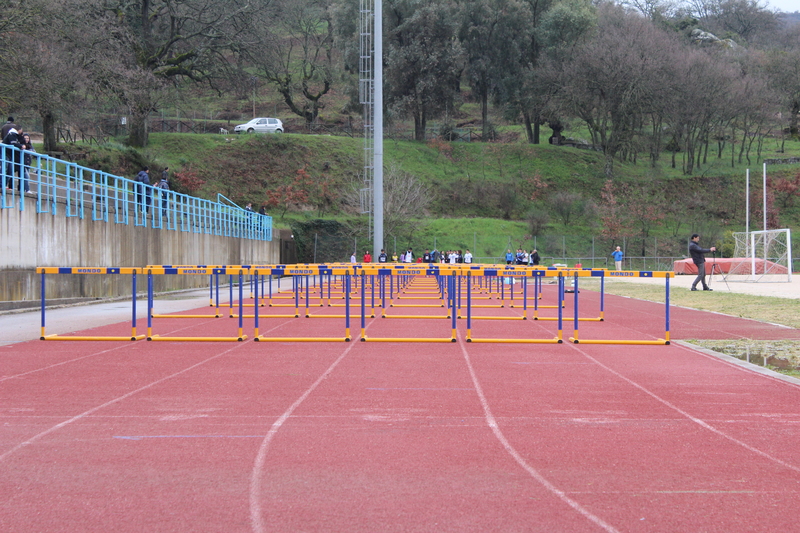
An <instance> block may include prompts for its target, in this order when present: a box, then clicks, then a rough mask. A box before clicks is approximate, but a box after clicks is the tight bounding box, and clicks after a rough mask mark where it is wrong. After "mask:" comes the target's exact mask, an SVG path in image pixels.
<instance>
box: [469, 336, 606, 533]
mask: <svg viewBox="0 0 800 533" xmlns="http://www.w3.org/2000/svg"><path fill="white" fill-rule="evenodd" d="M459 345H460V346H461V352H462V353H463V354H464V361H466V363H467V368H468V369H469V375H470V377H471V378H472V383H473V384H474V385H475V392H476V393H477V394H478V398H479V399H480V402H481V406H482V407H483V413H484V418H485V419H486V422H487V423H488V424H489V427H490V428H491V429H492V432H493V433H494V435H495V437H496V438H497V440H499V441H500V444H502V445H503V448H505V450H506V451H507V452H508V453H509V454H510V455H511V457H513V458H514V460H515V461H516V462H517V464H518V465H520V466H521V467H522V468H523V469H524V470H525V471H526V472H528V474H530V475H531V477H533V478H534V479H535V480H536V481H538V482H539V483H540V484H541V485H542V486H544V488H546V489H547V490H549V491H550V492H552V493H553V494H555V495H556V496H557V497H558V498H559V499H560V500H561V501H562V502H564V503H566V504H567V505H569V506H570V507H572V509H574V510H575V511H577V512H578V513H579V514H580V515H581V516H583V517H584V518H586V519H588V520H589V521H591V522H593V523H594V524H596V525H598V526H600V527H601V528H602V529H603V530H604V531H607V532H609V533H618V530H617V529H616V528H615V527H614V526H612V525H611V524H608V523H606V522H605V521H603V520H602V519H601V518H600V517H598V516H596V515H594V514H592V513H591V512H590V511H589V510H588V509H586V508H585V507H583V506H582V505H581V504H580V503H578V502H577V501H575V500H573V499H572V498H570V497H569V496H567V494H566V493H565V492H564V491H563V490H560V489H559V488H558V487H556V486H555V485H553V483H551V482H550V481H548V480H547V478H545V477H544V476H543V475H542V474H540V473H539V471H538V470H536V469H535V468H533V467H532V466H531V465H529V464H528V463H527V462H526V461H525V459H524V458H523V457H522V456H521V455H520V454H519V452H517V450H515V449H514V447H513V446H512V445H511V443H510V442H508V439H506V437H505V435H503V432H502V431H501V430H500V427H499V426H498V424H497V420H496V419H495V417H494V415H493V414H492V411H491V409H489V402H488V401H487V400H486V396H485V395H484V394H483V388H482V387H481V384H480V383H479V382H478V377H477V376H476V374H475V369H474V368H473V367H472V362H471V361H470V358H469V354H468V353H467V349H466V347H465V346H464V342H463V341H461V342H459Z"/></svg>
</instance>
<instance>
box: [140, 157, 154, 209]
mask: <svg viewBox="0 0 800 533" xmlns="http://www.w3.org/2000/svg"><path fill="white" fill-rule="evenodd" d="M136 181H137V182H138V185H137V186H136V203H137V204H138V206H139V209H143V211H144V212H145V213H147V212H149V211H150V203H151V202H152V197H151V196H150V187H149V185H150V168H149V167H142V170H140V171H139V173H138V174H137V175H136Z"/></svg>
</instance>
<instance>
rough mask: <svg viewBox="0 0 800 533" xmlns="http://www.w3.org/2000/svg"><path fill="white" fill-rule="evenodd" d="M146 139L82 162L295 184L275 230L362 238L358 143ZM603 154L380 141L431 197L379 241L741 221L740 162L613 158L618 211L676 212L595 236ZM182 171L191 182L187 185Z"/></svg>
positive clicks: (237, 185) (776, 171) (485, 246)
mask: <svg viewBox="0 0 800 533" xmlns="http://www.w3.org/2000/svg"><path fill="white" fill-rule="evenodd" d="M150 139H151V144H150V146H148V148H147V149H145V150H144V151H142V152H140V153H139V152H134V151H132V150H130V149H127V148H123V147H121V146H117V145H109V146H105V147H102V148H100V149H91V150H88V154H87V156H86V160H85V162H86V163H88V164H89V165H91V166H94V167H99V168H104V169H105V170H109V171H112V172H115V173H119V174H124V175H129V176H130V175H132V174H133V173H134V172H135V170H136V167H137V166H138V165H140V164H142V163H143V162H146V163H147V164H150V165H151V167H153V168H154V169H155V170H156V171H157V172H158V171H160V169H161V168H163V167H164V166H169V167H170V170H171V172H172V174H173V176H175V180H174V181H175V183H173V186H174V187H175V188H177V189H178V190H182V191H183V192H191V193H192V194H196V195H199V196H203V197H207V198H216V195H217V194H218V193H221V194H223V195H225V196H226V197H228V198H230V199H231V200H233V201H235V202H237V203H239V204H241V205H244V204H245V203H247V202H252V203H253V205H254V206H256V207H258V206H260V205H262V204H264V203H268V202H270V201H273V203H274V200H275V198H276V196H279V194H278V193H281V194H283V193H285V191H286V190H291V188H292V187H294V189H297V188H300V187H304V188H306V189H309V190H310V191H311V193H310V195H309V198H308V199H307V200H306V201H298V202H291V201H286V202H285V203H281V204H280V205H273V206H271V207H270V209H269V212H270V214H271V215H273V217H274V219H275V223H276V226H278V227H281V226H283V227H290V226H291V225H292V223H293V222H294V221H308V220H312V219H316V218H331V219H336V220H338V221H340V222H342V223H344V225H345V226H347V227H349V228H351V236H352V238H354V239H356V240H359V241H360V242H362V243H364V244H367V237H366V233H365V231H364V229H363V227H364V226H365V225H366V221H367V218H366V216H364V215H359V214H358V213H357V209H354V206H353V205H352V203H351V204H349V205H348V204H347V203H346V202H345V199H346V198H347V197H348V196H350V197H351V198H352V192H351V191H353V190H357V189H358V188H359V187H361V185H362V182H361V176H362V173H363V146H364V145H363V140H362V139H358V138H349V137H338V136H317V135H301V134H284V135H199V134H152V135H151V138H150ZM787 148H788V150H787V153H785V154H774V153H770V154H767V153H765V157H789V156H792V155H795V156H796V155H800V143H799V142H796V141H793V142H788V143H787ZM82 150H83V148H82ZM602 159H603V158H602V154H600V153H598V152H594V151H588V150H579V149H575V148H565V147H556V146H550V145H530V144H527V143H524V142H515V143H507V144H500V143H464V142H454V143H447V142H442V141H431V142H428V143H417V142H412V141H394V140H387V141H386V143H385V149H384V163H385V166H386V167H387V168H399V169H402V171H403V172H405V173H409V174H411V175H413V176H415V177H416V178H417V179H418V180H420V181H421V182H422V183H424V184H425V185H426V187H427V194H428V196H429V200H430V202H429V203H428V205H427V207H426V208H425V209H424V210H423V211H421V212H418V213H416V214H415V220H414V221H413V223H412V224H410V225H409V226H408V227H407V229H406V230H404V231H403V233H401V234H397V235H387V236H386V245H387V248H389V249H391V248H392V247H393V246H394V245H395V242H396V245H397V247H398V248H404V247H406V246H414V247H415V249H419V250H423V249H424V248H432V247H433V246H434V245H435V246H437V247H438V248H439V249H443V248H444V249H448V248H455V249H465V248H470V249H473V248H474V249H473V253H474V254H475V255H476V256H497V255H500V254H502V252H503V251H504V249H505V248H507V247H509V246H511V247H512V248H516V247H525V248H532V247H533V246H534V245H536V246H538V247H539V248H540V249H542V248H549V250H542V251H544V253H545V254H546V255H552V256H558V255H563V254H566V255H568V256H571V257H577V256H586V255H589V254H590V253H591V252H592V250H593V249H594V251H595V253H596V252H597V250H604V249H605V247H607V246H610V245H611V244H612V242H615V240H616V241H619V240H620V239H621V238H625V239H626V242H629V243H631V245H630V248H631V250H630V252H629V254H628V255H639V253H640V252H644V254H645V255H657V254H658V255H680V254H681V253H683V251H684V250H685V239H686V235H687V234H688V233H690V232H692V231H699V232H702V233H704V234H707V235H712V236H713V238H714V239H716V240H718V241H720V240H721V239H722V238H723V236H724V232H725V231H726V230H728V231H730V230H735V231H739V230H741V228H743V223H744V220H743V219H744V179H745V178H744V176H745V170H746V165H736V166H735V167H733V168H731V164H730V158H729V156H728V157H723V158H722V159H717V158H716V157H715V156H713V155H710V156H709V161H708V163H707V164H705V165H703V166H701V167H700V168H699V169H698V171H697V173H696V174H695V175H694V176H684V175H683V174H682V173H681V170H680V168H678V169H672V168H671V167H670V165H669V157H665V160H664V161H662V162H661V165H660V166H659V167H658V168H656V169H652V168H649V166H648V165H647V164H646V163H640V164H637V165H632V164H622V163H617V164H616V166H615V178H614V184H616V185H617V186H619V185H622V184H629V185H630V191H632V192H631V193H630V195H629V196H627V197H621V198H619V202H621V205H620V207H621V209H622V210H623V211H631V212H634V211H635V208H636V206H637V205H638V204H637V202H643V201H646V202H651V203H653V205H654V206H655V209H662V210H663V211H664V212H667V211H670V212H673V211H674V212H673V214H672V215H670V216H669V217H664V218H662V219H661V220H658V221H656V222H655V223H653V224H652V227H649V228H646V229H640V228H637V229H635V231H634V230H629V233H630V234H628V235H625V234H623V235H620V236H618V237H617V238H616V239H615V238H614V237H610V236H605V237H604V236H603V231H602V230H603V221H602V215H603V213H604V211H603V210H604V205H603V203H602V198H601V194H600V193H601V189H602V188H603V186H604V185H605V184H606V178H605V177H604V175H603V173H602V168H603V160H602ZM300 169H303V172H301V173H300V174H298V171H299V170H300ZM799 171H800V165H793V166H790V165H775V166H773V167H771V168H770V171H769V174H770V177H771V178H777V177H780V176H794V175H796V174H797V173H798V172H799ZM751 173H752V176H753V178H752V180H753V184H752V187H753V188H754V189H756V190H758V191H759V192H758V195H754V198H760V173H761V172H760V167H759V165H755V164H753V165H752V170H751ZM186 176H190V177H192V178H193V180H184V179H183V178H185V177H186ZM189 189H191V190H189ZM558 193H569V194H570V195H572V196H571V198H573V199H577V200H576V204H575V208H574V209H573V212H572V213H571V214H569V216H567V217H565V216H564V215H563V213H559V209H558V205H557V204H558V202H559V201H561V200H559V199H558V197H557V194H558ZM562 200H563V198H562ZM625 202H628V204H627V205H626V203H625ZM715 202H716V203H715ZM784 203H785V202H784ZM716 204H720V205H719V206H717V207H715V206H716ZM795 204H800V199H798V200H797V201H794V200H792V201H790V202H788V204H787V205H785V206H784V205H781V206H780V224H781V225H782V226H796V224H797V221H798V220H800V208H799V207H798V206H796V205H795ZM692 205H697V206H698V207H696V208H694V209H693V208H692ZM776 207H777V206H776ZM676 208H681V209H682V210H676ZM643 216H644V215H643ZM637 239H638V240H639V241H641V250H640V246H639V244H640V243H639V242H638V241H637V242H636V243H635V244H634V241H636V240H637ZM361 247H362V246H361V245H360V244H359V248H361ZM595 248H596V249H595ZM599 255H605V251H603V252H601V253H600V254H599Z"/></svg>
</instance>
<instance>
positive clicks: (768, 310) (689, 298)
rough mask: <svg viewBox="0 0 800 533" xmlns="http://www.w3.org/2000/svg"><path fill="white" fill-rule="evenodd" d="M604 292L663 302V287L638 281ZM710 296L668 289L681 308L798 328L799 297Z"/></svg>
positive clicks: (608, 285) (594, 283) (595, 284)
mask: <svg viewBox="0 0 800 533" xmlns="http://www.w3.org/2000/svg"><path fill="white" fill-rule="evenodd" d="M581 285H582V286H585V287H586V288H587V289H592V290H599V287H600V283H599V282H597V281H594V280H591V281H587V282H585V283H584V282H582V283H581ZM605 289H606V293H608V294H615V295H618V296H628V297H630V298H638V299H640V300H647V301H650V302H660V303H663V302H664V300H665V294H664V288H663V287H658V286H655V285H646V284H639V283H606V285H605ZM713 294H714V297H713V298H708V295H707V294H705V293H703V292H701V291H697V292H692V291H690V290H689V289H684V288H676V287H673V288H672V289H671V290H670V303H671V304H672V305H677V306H681V307H690V308H692V309H699V310H701V311H714V312H716V313H724V314H726V315H731V316H736V317H741V318H751V319H754V320H760V321H762V322H769V323H772V324H782V325H784V326H789V327H792V328H800V300H797V299H792V298H776V297H771V296H754V295H751V294H736V293H726V292H721V291H719V292H714V293H713Z"/></svg>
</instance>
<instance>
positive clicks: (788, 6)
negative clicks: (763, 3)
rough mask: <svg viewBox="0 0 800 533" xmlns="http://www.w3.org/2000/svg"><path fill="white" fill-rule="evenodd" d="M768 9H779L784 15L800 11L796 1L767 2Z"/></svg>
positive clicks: (776, 0)
mask: <svg viewBox="0 0 800 533" xmlns="http://www.w3.org/2000/svg"><path fill="white" fill-rule="evenodd" d="M767 3H769V7H774V8H776V9H780V10H781V11H783V12H785V13H794V12H795V11H800V2H798V1H797V0H767Z"/></svg>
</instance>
